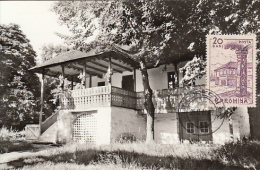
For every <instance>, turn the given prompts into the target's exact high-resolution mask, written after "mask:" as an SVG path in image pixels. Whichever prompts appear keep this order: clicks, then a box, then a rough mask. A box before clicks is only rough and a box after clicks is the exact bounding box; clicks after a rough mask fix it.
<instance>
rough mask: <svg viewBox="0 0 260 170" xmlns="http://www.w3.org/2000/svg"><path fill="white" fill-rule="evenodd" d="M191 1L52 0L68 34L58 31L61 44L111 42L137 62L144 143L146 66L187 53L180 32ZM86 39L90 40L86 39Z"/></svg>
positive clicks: (148, 92)
mask: <svg viewBox="0 0 260 170" xmlns="http://www.w3.org/2000/svg"><path fill="white" fill-rule="evenodd" d="M195 4H196V3H195V2H191V1H189V3H187V2H185V1H175V2H171V1H151V2H150V1H136V2H135V3H132V2H130V1H120V2H111V1H104V2H100V1H98V2H88V1H87V2H57V3H55V4H54V6H53V10H54V11H55V12H56V13H57V14H58V15H59V21H60V23H61V24H64V25H67V27H68V28H69V30H70V31H71V33H72V35H69V36H66V35H61V34H59V35H60V36H61V37H62V38H64V39H65V42H66V43H67V45H74V48H75V49H79V50H82V51H88V50H89V49H90V48H99V50H104V49H107V48H109V47H111V46H109V45H111V44H116V45H114V47H115V48H116V49H117V50H119V51H121V52H123V53H127V55H129V56H130V57H132V58H133V59H135V60H136V61H138V62H139V63H140V71H141V74H142V80H143V86H144V94H145V103H144V105H145V108H146V110H147V141H148V142H149V141H151V140H153V131H154V129H153V128H154V110H155V109H154V105H153V103H152V89H151V88H150V84H149V78H148V73H147V68H148V67H151V66H152V67H153V66H155V65H157V64H158V63H163V62H164V63H166V62H169V63H170V62H174V61H176V60H179V61H181V60H184V59H185V58H186V59H187V58H188V57H190V56H189V55H187V54H189V53H188V52H189V49H188V47H189V45H190V44H189V42H190V41H189V40H188V39H187V38H186V37H184V36H183V35H187V34H189V33H187V32H188V31H189V29H190V27H188V25H189V23H186V20H187V19H188V18H189V16H190V15H191V13H190V11H191V9H192V8H193V7H194V5H195ZM90 37H95V39H94V40H92V41H90ZM187 37H188V36H187ZM120 45H127V46H128V47H129V49H128V50H129V51H128V52H126V51H125V50H123V49H121V48H120ZM173 47H174V49H173ZM184 55H185V57H184Z"/></svg>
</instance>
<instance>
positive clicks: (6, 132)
mask: <svg viewBox="0 0 260 170" xmlns="http://www.w3.org/2000/svg"><path fill="white" fill-rule="evenodd" d="M24 137H25V131H24V130H23V131H16V130H13V129H7V127H5V126H4V127H2V128H1V129H0V140H18V139H24Z"/></svg>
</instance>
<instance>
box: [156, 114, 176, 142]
mask: <svg viewBox="0 0 260 170" xmlns="http://www.w3.org/2000/svg"><path fill="white" fill-rule="evenodd" d="M154 138H155V141H156V142H158V143H162V144H173V143H178V142H179V135H178V119H177V114H176V113H166V114H155V120H154Z"/></svg>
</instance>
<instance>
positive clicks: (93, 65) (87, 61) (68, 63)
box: [30, 49, 139, 77]
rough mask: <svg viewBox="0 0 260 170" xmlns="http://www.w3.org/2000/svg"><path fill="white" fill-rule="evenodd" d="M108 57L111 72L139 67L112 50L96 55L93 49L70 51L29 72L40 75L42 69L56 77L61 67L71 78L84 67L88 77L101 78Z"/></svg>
mask: <svg viewBox="0 0 260 170" xmlns="http://www.w3.org/2000/svg"><path fill="white" fill-rule="evenodd" d="M110 57H111V64H112V69H113V72H119V73H122V72H124V71H132V70H133V69H134V68H138V66H139V64H138V63H137V62H136V61H134V60H133V59H131V58H130V57H128V56H126V55H124V54H122V53H118V52H116V51H113V50H111V51H107V52H102V53H97V52H96V50H95V49H93V50H90V51H89V52H87V53H85V52H81V51H77V50H71V51H68V52H66V53H63V54H60V55H58V56H56V57H54V58H52V59H50V60H47V61H45V62H43V63H42V64H40V65H37V66H35V67H33V68H31V69H30V70H32V71H35V72H38V73H41V72H42V69H44V70H45V74H47V75H50V76H58V75H59V74H60V73H62V67H64V68H65V74H66V75H70V76H73V75H78V74H79V73H81V72H82V70H83V67H84V65H86V72H87V73H88V75H92V76H98V77H102V76H103V75H104V74H105V73H106V72H107V69H108V64H109V58H110Z"/></svg>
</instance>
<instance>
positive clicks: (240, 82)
mask: <svg viewBox="0 0 260 170" xmlns="http://www.w3.org/2000/svg"><path fill="white" fill-rule="evenodd" d="M247 53H248V52H247V51H236V54H237V83H236V93H235V94H236V96H237V97H243V96H246V95H247Z"/></svg>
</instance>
